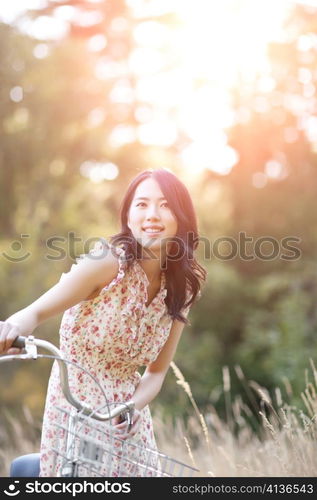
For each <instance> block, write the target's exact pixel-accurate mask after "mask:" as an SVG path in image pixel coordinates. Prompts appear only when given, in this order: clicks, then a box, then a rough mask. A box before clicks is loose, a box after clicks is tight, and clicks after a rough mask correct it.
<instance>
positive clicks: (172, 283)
mask: <svg viewBox="0 0 317 500" xmlns="http://www.w3.org/2000/svg"><path fill="white" fill-rule="evenodd" d="M148 178H152V179H154V180H155V181H156V182H157V183H158V184H159V186H160V188H161V190H162V193H163V194H164V196H165V198H166V200H167V202H168V205H169V207H170V209H171V210H172V212H173V214H174V215H175V217H176V220H177V225H178V229H177V234H176V235H175V238H173V241H172V243H171V246H170V249H169V252H168V254H167V256H166V262H165V263H164V265H165V269H166V273H165V275H166V288H167V295H166V298H165V303H166V305H167V309H168V313H169V314H170V315H171V316H172V318H173V319H178V320H179V321H182V322H183V323H188V321H187V319H186V318H185V317H184V316H183V315H182V313H181V311H182V309H183V308H184V307H187V306H189V305H191V304H192V303H193V302H194V301H195V299H196V297H197V296H198V295H199V293H200V289H201V284H202V282H204V281H205V279H206V271H205V269H204V268H203V267H202V266H201V265H200V264H199V263H198V262H197V261H196V259H195V257H194V250H195V249H196V248H197V246H198V243H199V236H198V229H197V219H196V214H195V210H194V207H193V203H192V200H191V197H190V194H189V192H188V190H187V188H186V187H185V186H184V184H183V183H182V182H181V181H180V180H179V179H178V178H177V177H176V176H175V175H174V174H172V173H171V172H169V171H168V170H164V169H157V170H145V171H143V172H141V173H140V174H139V175H137V177H135V178H134V179H133V180H132V182H131V183H130V185H129V186H128V189H127V192H126V194H125V196H124V198H123V200H122V203H121V208H120V218H121V231H120V232H119V233H118V234H116V235H114V236H112V237H111V243H112V244H114V245H119V246H120V247H122V248H123V249H124V250H125V252H126V255H127V256H129V258H128V259H127V262H128V267H129V266H130V265H131V264H132V263H133V261H134V260H136V259H138V258H140V255H141V253H142V247H141V245H140V244H139V243H138V242H136V240H135V238H134V237H133V235H132V232H131V231H130V228H129V227H128V213H129V209H130V206H131V203H132V200H133V197H134V193H135V190H136V188H137V187H138V185H139V184H140V183H141V182H142V181H144V180H145V179H148ZM186 290H189V295H190V299H189V300H187V298H188V295H187V293H186Z"/></svg>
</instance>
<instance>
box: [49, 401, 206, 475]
mask: <svg viewBox="0 0 317 500" xmlns="http://www.w3.org/2000/svg"><path fill="white" fill-rule="evenodd" d="M57 410H58V412H59V414H60V417H61V418H60V422H57V423H55V426H56V428H57V434H58V436H59V441H58V445H57V447H56V448H54V449H53V451H54V453H55V454H56V455H57V460H58V464H59V466H60V470H61V472H60V475H61V476H64V477H65V476H67V477H85V476H86V477H95V476H96V477H184V476H188V477H191V476H194V475H195V473H196V472H198V471H197V469H195V468H194V467H191V466H189V465H186V464H184V463H182V462H180V461H178V460H175V459H173V458H171V457H168V456H167V455H165V454H163V453H160V452H158V451H157V450H154V449H150V448H148V447H145V446H144V445H142V444H141V443H140V442H136V441H133V440H132V439H130V440H123V439H120V438H119V437H118V436H117V435H115V434H114V432H113V430H114V428H113V426H112V425H111V423H109V422H102V423H101V422H97V421H96V420H94V419H93V418H92V417H90V416H85V415H83V414H82V413H81V412H77V413H76V414H75V413H74V412H73V411H68V410H65V409H63V408H57Z"/></svg>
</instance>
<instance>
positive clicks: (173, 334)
mask: <svg viewBox="0 0 317 500" xmlns="http://www.w3.org/2000/svg"><path fill="white" fill-rule="evenodd" d="M184 326H185V324H184V323H182V322H181V321H178V320H174V321H173V324H172V327H171V330H170V333H169V336H168V339H167V341H166V342H165V344H164V347H163V349H162V350H161V352H160V354H159V355H158V357H157V358H156V360H155V361H153V363H151V364H150V365H149V366H147V368H146V370H145V372H144V374H143V375H142V378H141V380H140V383H139V385H138V386H137V388H136V391H135V393H134V394H133V396H132V398H131V399H132V400H133V401H134V403H135V409H136V411H135V417H134V425H133V426H132V428H131V430H130V432H127V423H126V422H122V423H117V422H118V421H119V420H118V419H117V420H115V422H114V423H115V425H116V429H117V431H118V434H120V438H121V439H126V438H128V437H132V436H134V435H135V434H136V432H137V429H138V425H139V417H140V410H142V408H144V407H145V406H146V405H147V404H149V403H150V402H151V401H152V400H153V399H154V398H155V397H156V396H157V395H158V393H159V392H160V390H161V387H162V385H163V382H164V379H165V376H166V373H167V370H168V368H169V365H170V363H171V361H172V360H173V358H174V355H175V352H176V349H177V346H178V343H179V340H180V338H181V334H182V331H183V329H184Z"/></svg>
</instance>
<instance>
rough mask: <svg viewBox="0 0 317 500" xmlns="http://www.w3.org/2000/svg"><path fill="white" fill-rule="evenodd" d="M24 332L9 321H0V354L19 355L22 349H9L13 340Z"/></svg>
mask: <svg viewBox="0 0 317 500" xmlns="http://www.w3.org/2000/svg"><path fill="white" fill-rule="evenodd" d="M23 333H24V332H22V331H21V329H20V328H19V327H18V326H17V325H13V324H12V323H10V321H8V320H7V321H0V354H20V353H21V351H22V349H19V348H17V347H11V345H12V343H13V342H14V340H15V339H16V338H17V337H18V336H19V335H23Z"/></svg>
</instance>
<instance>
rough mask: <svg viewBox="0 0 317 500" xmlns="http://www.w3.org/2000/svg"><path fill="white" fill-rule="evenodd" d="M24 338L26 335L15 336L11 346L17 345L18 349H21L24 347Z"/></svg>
mask: <svg viewBox="0 0 317 500" xmlns="http://www.w3.org/2000/svg"><path fill="white" fill-rule="evenodd" d="M25 340H26V337H22V336H19V337H17V338H16V339H15V341H14V342H13V344H12V347H19V348H20V349H23V348H24V347H25Z"/></svg>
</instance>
